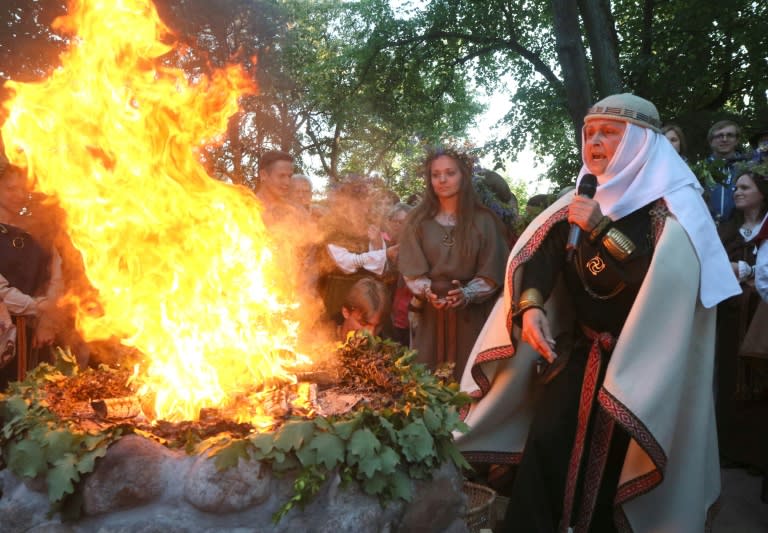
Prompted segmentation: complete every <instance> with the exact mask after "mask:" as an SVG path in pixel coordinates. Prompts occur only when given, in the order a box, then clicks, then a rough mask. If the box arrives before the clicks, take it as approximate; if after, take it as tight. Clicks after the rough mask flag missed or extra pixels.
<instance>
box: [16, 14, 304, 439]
mask: <svg viewBox="0 0 768 533" xmlns="http://www.w3.org/2000/svg"><path fill="white" fill-rule="evenodd" d="M68 13H69V14H68V15H67V16H65V17H61V18H59V19H57V20H56V22H55V23H54V28H55V29H57V30H60V31H62V32H64V33H66V34H69V35H73V37H72V39H71V46H70V48H69V49H68V50H67V51H66V52H65V53H64V54H63V55H62V57H61V59H62V62H61V63H62V65H61V67H59V68H57V69H56V70H55V71H53V72H52V73H51V75H50V76H49V77H48V78H47V79H46V80H44V81H43V82H40V83H17V82H9V83H8V86H9V87H10V88H11V89H12V92H13V96H12V97H11V98H10V100H9V101H8V102H6V103H5V108H6V111H7V114H8V118H7V120H6V121H5V123H4V125H3V127H2V134H3V138H4V139H5V141H6V150H7V152H8V157H9V159H11V161H12V162H13V163H15V164H18V165H20V166H23V167H26V168H27V169H28V172H29V174H30V176H31V177H33V179H34V180H35V181H36V188H37V189H39V190H40V191H41V192H43V193H46V194H49V195H54V196H56V197H57V198H58V199H59V202H60V204H61V205H62V207H63V208H64V210H65V211H66V213H67V222H66V223H67V228H66V229H67V232H68V234H69V236H70V238H71V240H72V242H73V244H74V245H75V246H76V247H77V249H78V250H80V252H81V253H82V255H83V260H84V263H85V269H86V274H87V276H88V279H89V280H90V282H91V284H92V285H93V286H94V287H95V288H96V289H97V291H98V297H99V300H100V301H99V303H100V305H101V307H102V312H100V313H99V314H98V316H95V315H94V314H93V313H89V312H87V310H84V309H80V310H78V314H77V327H78V330H79V331H80V332H81V333H82V335H83V336H84V338H85V339H86V340H88V341H90V340H97V339H108V338H112V337H117V338H119V339H122V342H123V343H124V344H125V345H127V346H132V347H135V348H137V349H138V350H140V351H141V352H142V353H144V354H147V355H149V356H150V357H151V361H148V362H147V364H146V365H144V366H145V368H143V369H142V370H141V374H142V376H141V378H140V381H141V382H142V383H143V384H144V390H143V392H146V393H148V394H151V395H153V396H155V398H156V402H155V411H156V416H157V417H158V418H161V419H165V420H173V421H178V420H194V419H197V417H198V414H199V410H200V408H201V407H206V406H222V405H226V403H227V402H228V401H230V402H231V398H232V397H233V395H234V392H233V391H237V394H239V395H240V396H241V397H242V395H249V394H251V393H252V392H253V391H254V390H258V388H259V387H269V386H270V385H272V384H276V383H280V382H286V381H291V382H292V381H295V379H294V378H293V376H292V375H291V374H289V373H288V372H287V371H286V370H285V367H286V365H287V363H288V362H290V361H289V360H287V359H284V358H286V357H287V356H286V354H289V353H291V352H293V353H295V350H294V349H293V344H294V342H295V338H296V327H297V325H296V324H295V323H293V322H291V321H290V320H289V317H290V309H291V306H290V305H288V304H287V303H286V302H287V301H288V300H287V297H286V296H279V295H280V294H283V295H286V294H289V291H290V289H289V288H287V287H285V286H281V284H285V283H286V282H285V281H284V278H285V275H284V274H283V275H281V273H280V272H279V271H278V266H279V265H275V264H274V261H273V257H272V254H271V252H270V248H269V245H270V242H269V239H268V235H267V233H266V232H265V229H264V226H263V224H262V221H261V217H260V215H259V212H258V210H257V207H256V203H255V202H254V199H253V196H252V194H251V193H250V192H249V191H247V190H245V189H241V188H239V187H235V186H231V185H228V184H224V183H222V182H219V181H216V180H213V179H211V178H210V177H209V176H208V175H207V174H206V172H205V170H204V168H203V166H202V165H201V164H200V163H199V161H198V159H197V157H196V155H195V148H197V147H199V146H201V145H203V144H205V143H210V142H214V141H215V140H216V139H217V137H218V136H220V135H221V133H222V132H224V131H225V130H226V126H227V120H228V117H230V116H231V115H232V114H234V113H235V112H236V111H237V109H238V98H239V97H240V96H241V95H242V94H245V93H247V92H253V91H255V86H254V84H253V82H252V81H251V80H250V79H248V78H247V77H246V74H245V73H244V72H243V71H242V69H240V68H239V67H238V66H230V67H228V68H226V69H222V70H219V71H217V72H215V73H214V74H213V75H212V76H211V77H210V78H207V77H202V78H200V79H198V80H196V81H194V82H190V81H189V80H188V79H187V78H186V76H185V74H184V72H183V71H181V70H179V69H176V68H170V67H168V66H163V65H162V64H161V61H160V58H161V56H163V55H164V54H166V53H168V52H169V51H170V50H171V47H170V46H169V45H167V44H164V41H168V40H169V37H170V31H169V30H168V28H167V27H166V26H165V25H164V24H163V23H162V22H161V20H160V18H159V17H158V14H157V11H156V10H155V7H154V6H153V5H152V4H151V2H150V1H149V0H111V1H109V2H103V1H98V0H73V1H72V2H71V4H70V7H69V10H68ZM281 291H282V292H281ZM248 391H250V392H248ZM253 411H254V409H253V408H250V411H249V412H248V413H246V414H243V413H240V414H238V418H239V419H240V420H248V421H251V422H258V420H257V419H258V418H259V417H260V416H261V415H265V416H266V414H265V413H254V412H253ZM267 418H268V417H267ZM265 423H266V424H269V421H268V420H266V421H265Z"/></svg>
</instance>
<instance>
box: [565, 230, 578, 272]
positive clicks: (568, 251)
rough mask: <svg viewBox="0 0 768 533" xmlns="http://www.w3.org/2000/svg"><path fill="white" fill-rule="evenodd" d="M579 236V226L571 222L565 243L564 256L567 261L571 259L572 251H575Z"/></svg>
mask: <svg viewBox="0 0 768 533" xmlns="http://www.w3.org/2000/svg"><path fill="white" fill-rule="evenodd" d="M580 238H581V228H580V227H579V226H577V225H576V224H571V229H570V231H569V232H568V241H567V242H566V243H565V257H566V259H567V260H568V262H569V263H570V262H571V261H572V260H573V252H574V251H576V247H577V246H578V245H579V239H580Z"/></svg>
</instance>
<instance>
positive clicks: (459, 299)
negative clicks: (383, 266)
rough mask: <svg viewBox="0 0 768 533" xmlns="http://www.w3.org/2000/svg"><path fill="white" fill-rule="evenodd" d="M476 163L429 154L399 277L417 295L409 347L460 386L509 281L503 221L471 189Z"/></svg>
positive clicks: (447, 152) (449, 153)
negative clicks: (445, 368)
mask: <svg viewBox="0 0 768 533" xmlns="http://www.w3.org/2000/svg"><path fill="white" fill-rule="evenodd" d="M472 163H473V162H472V160H471V158H470V157H469V156H467V155H466V154H463V153H461V152H459V151H456V150H453V149H442V150H435V151H432V152H431V153H429V154H428V155H427V158H426V160H425V163H424V178H425V182H426V188H425V191H424V196H423V199H422V201H421V203H419V205H418V206H416V207H415V208H414V210H413V211H411V213H410V214H409V216H408V219H407V221H406V227H405V229H404V231H403V234H402V237H401V241H400V257H399V269H400V272H401V273H402V274H403V277H404V279H405V281H406V283H407V285H408V288H409V289H410V290H411V292H413V294H414V298H413V299H412V302H411V308H410V310H411V316H412V322H411V331H412V338H411V347H412V348H414V349H416V350H417V351H418V356H417V361H418V362H420V363H424V364H426V365H427V366H428V367H430V368H432V369H433V370H434V369H436V368H437V367H438V366H440V365H442V364H444V363H453V364H454V365H455V366H454V370H453V375H454V377H455V378H456V379H457V380H458V379H459V378H460V376H461V374H462V372H463V370H464V366H465V365H466V363H467V359H468V357H469V353H470V351H471V350H472V346H473V344H474V342H475V339H476V338H477V336H478V334H479V333H480V330H481V329H482V327H483V324H484V323H485V319H486V318H487V317H488V313H490V310H491V308H492V307H493V304H494V301H495V297H496V296H497V295H498V291H499V288H500V287H501V285H502V284H503V281H504V266H505V263H506V259H507V255H508V254H509V249H508V247H507V243H506V241H505V239H504V230H503V227H502V225H501V221H500V220H499V219H498V217H497V216H496V215H495V214H494V213H493V212H492V211H491V210H489V209H488V208H486V207H485V206H484V205H482V203H481V202H480V201H479V199H478V198H477V196H476V195H475V193H474V190H473V188H472V181H471V178H472Z"/></svg>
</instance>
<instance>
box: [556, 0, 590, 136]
mask: <svg viewBox="0 0 768 533" xmlns="http://www.w3.org/2000/svg"><path fill="white" fill-rule="evenodd" d="M552 15H553V19H554V28H555V39H556V48H557V57H558V59H559V61H560V66H561V67H562V69H563V82H564V85H565V97H566V101H567V107H568V114H569V115H570V117H571V121H572V122H573V130H574V140H575V142H576V145H577V146H578V147H579V150H580V149H581V126H582V124H583V123H584V115H586V113H587V109H588V108H589V104H590V103H591V101H592V90H591V86H590V83H589V77H588V75H587V58H586V55H585V53H584V47H583V46H582V44H581V31H580V28H579V14H578V11H577V8H576V4H575V3H574V2H573V1H572V0H552Z"/></svg>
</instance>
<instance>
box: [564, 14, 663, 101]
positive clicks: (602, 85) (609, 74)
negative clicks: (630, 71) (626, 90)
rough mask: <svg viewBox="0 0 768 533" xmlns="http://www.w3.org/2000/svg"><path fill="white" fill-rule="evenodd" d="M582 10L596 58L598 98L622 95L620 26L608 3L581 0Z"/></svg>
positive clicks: (594, 65)
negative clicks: (617, 30) (618, 27)
mask: <svg viewBox="0 0 768 533" xmlns="http://www.w3.org/2000/svg"><path fill="white" fill-rule="evenodd" d="M579 10H580V11H581V18H582V20H583V21H584V29H585V30H586V33H587V40H588V42H589V51H590V52H591V55H592V68H593V70H594V73H595V84H596V85H597V92H598V95H599V96H600V98H604V97H606V96H609V95H611V94H617V93H620V92H622V90H623V87H624V84H623V83H622V80H621V70H620V69H619V50H618V38H617V36H616V24H615V22H614V20H613V15H612V14H611V6H610V4H609V2H608V0H579ZM644 42H645V40H644ZM646 44H648V43H646ZM648 45H649V46H650V44H648Z"/></svg>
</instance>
